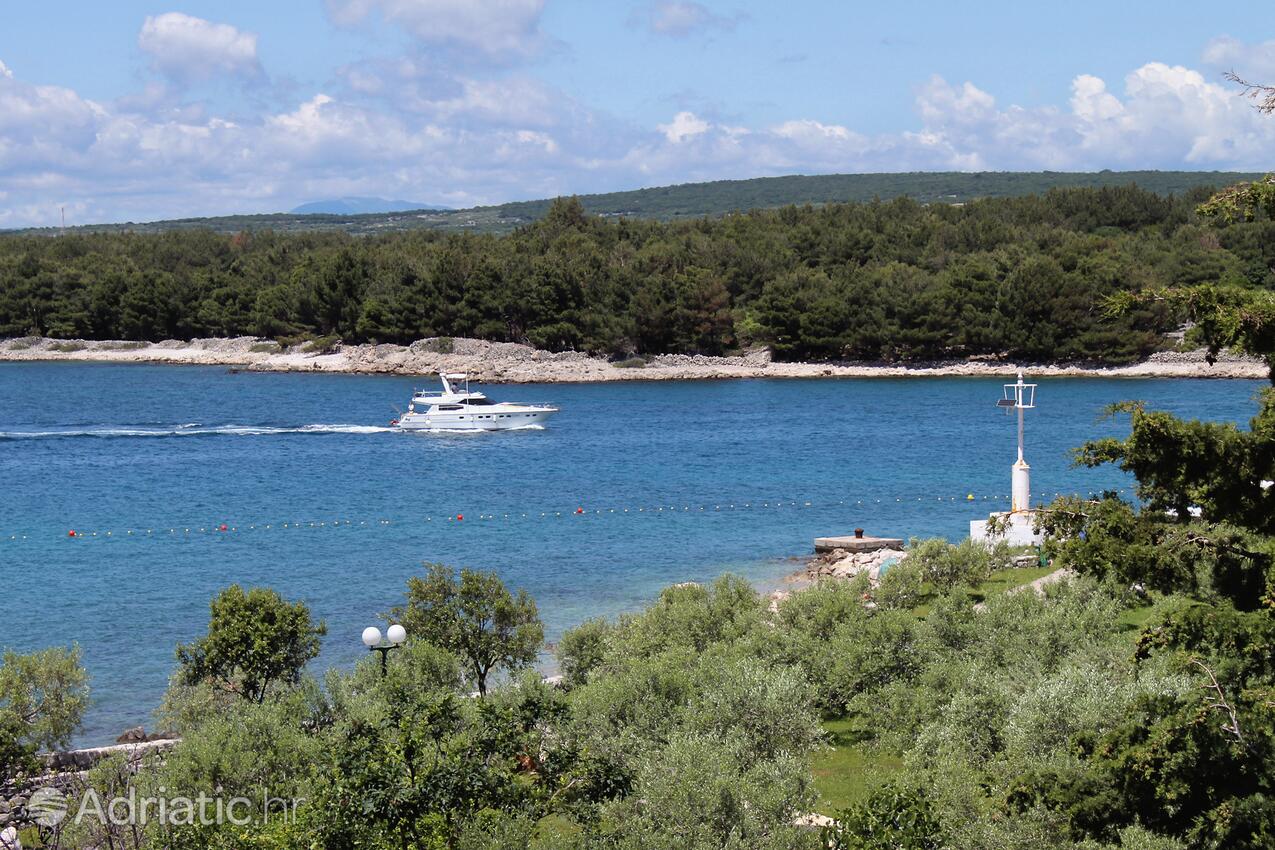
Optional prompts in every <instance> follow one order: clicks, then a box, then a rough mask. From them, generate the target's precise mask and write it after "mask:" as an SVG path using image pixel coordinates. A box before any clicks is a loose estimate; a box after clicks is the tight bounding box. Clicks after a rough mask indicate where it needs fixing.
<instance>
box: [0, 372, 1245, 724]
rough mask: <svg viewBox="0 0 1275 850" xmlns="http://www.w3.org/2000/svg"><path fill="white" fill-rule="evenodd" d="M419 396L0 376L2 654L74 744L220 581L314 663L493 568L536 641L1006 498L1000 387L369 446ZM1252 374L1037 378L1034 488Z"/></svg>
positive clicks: (681, 408) (656, 408) (148, 698)
mask: <svg viewBox="0 0 1275 850" xmlns="http://www.w3.org/2000/svg"><path fill="white" fill-rule="evenodd" d="M428 383H429V382H428V381H427V380H426V379H411V378H392V377H370V376H345V375H306V374H256V373H241V374H229V373H228V372H226V371H225V370H224V369H217V368H195V367H158V366H156V367H152V366H114V365H104V364H42V363H30V364H0V399H3V400H4V401H3V404H2V405H0V484H2V485H3V494H4V510H3V511H2V512H0V646H6V647H13V648H16V649H21V650H28V649H32V648H37V647H41V646H47V645H50V644H55V643H67V642H71V641H76V642H78V643H79V644H80V646H81V647H82V649H83V651H84V659H85V663H86V665H87V667H88V669H89V672H90V674H91V677H92V687H93V706H92V709H91V711H90V713H89V716H88V719H87V723H86V728H85V731H84V734H83V736H82V740H83V741H84V742H87V743H100V742H104V741H109V740H111V739H113V738H114V737H115V735H117V734H118V733H119V732H120V731H122V730H123V729H124V728H126V727H128V726H130V725H136V724H139V723H147V722H148V721H149V719H150V717H149V715H150V711H151V709H152V708H153V707H154V705H155V704H156V703H157V701H158V699H159V696H160V695H161V694H162V692H163V689H164V687H165V685H166V683H167V679H168V676H169V675H170V673H171V672H172V669H173V666H174V661H173V650H174V646H175V645H176V644H177V643H178V642H181V641H189V640H191V639H193V638H195V637H197V636H198V635H199V634H201V633H202V632H203V630H204V628H205V627H206V625H207V617H208V608H207V606H208V601H209V599H210V598H211V597H212V595H213V594H214V593H216V591H218V590H219V589H220V588H222V587H224V586H225V585H227V584H229V583H231V582H240V583H244V584H265V585H271V586H273V587H275V588H278V589H279V590H280V591H281V592H283V593H284V595H285V596H288V597H292V598H300V599H304V600H305V601H306V602H307V603H309V604H310V606H311V607H312V608H313V610H314V612H315V613H316V614H317V615H318V616H319V617H322V618H323V619H324V620H325V621H326V622H327V624H328V628H329V633H328V636H327V638H326V639H325V642H324V650H323V655H322V656H321V658H320V659H319V661H318V662H317V664H318V666H319V667H322V666H325V665H331V664H347V663H350V662H352V661H353V660H355V659H356V658H357V657H359V655H360V654H361V652H362V651H363V650H362V646H361V644H360V642H359V634H360V632H361V630H362V629H363V627H364V626H366V625H369V624H373V623H376V622H377V614H378V613H379V612H381V611H385V610H386V609H388V608H389V607H390V606H391V605H393V604H395V603H396V602H398V601H399V600H400V598H401V595H402V592H403V588H404V583H405V581H406V579H407V577H408V576H409V575H412V574H413V572H415V571H417V570H418V569H419V566H420V564H421V563H422V562H425V561H444V562H448V563H452V564H455V565H465V566H474V567H482V568H487V569H495V570H498V571H499V572H500V574H501V575H502V576H503V577H504V578H505V580H506V581H507V582H508V583H509V584H511V585H513V586H516V587H524V588H526V589H527V590H528V591H529V592H531V593H532V594H533V595H534V596H535V598H536V600H537V601H538V602H539V605H540V609H541V612H542V615H543V617H544V619H545V621H546V625H547V629H548V633H549V638H550V639H551V640H552V639H554V638H556V637H557V636H558V635H559V634H561V632H562V630H563V629H564V628H566V627H569V626H571V625H573V624H575V623H578V622H580V621H581V620H584V619H586V618H588V617H591V616H598V615H608V616H610V615H614V614H616V613H618V612H620V611H625V610H632V609H634V608H637V607H639V606H641V605H642V604H643V603H644V602H646V601H648V600H649V599H651V598H652V596H653V595H654V594H655V593H656V592H657V591H658V590H659V588H661V587H663V586H665V585H667V584H669V583H672V582H678V581H687V580H704V579H709V578H711V577H713V576H716V575H719V574H720V573H722V572H725V571H734V572H737V573H740V574H743V575H745V576H747V577H749V578H750V579H752V580H754V581H757V582H758V583H761V584H764V583H767V582H772V581H775V580H776V579H778V578H779V577H780V576H782V575H784V574H786V573H789V572H791V571H793V570H794V569H796V565H795V564H794V563H793V561H792V558H794V557H796V556H801V555H804V554H806V553H808V552H809V551H810V548H811V539H812V538H814V537H815V536H819V535H824V534H835V533H848V532H849V531H850V530H852V529H853V528H854V527H856V526H862V527H863V528H865V529H867V530H868V532H869V533H879V534H890V535H896V536H902V537H908V536H925V535H936V534H937V535H944V536H948V537H953V538H955V537H960V536H963V535H964V534H965V533H966V532H967V531H968V523H969V520H971V519H976V518H979V517H980V515H982V516H985V515H986V513H987V511H988V510H990V509H996V508H1001V507H1003V506H1004V505H1005V504H1006V501H1005V497H1007V496H1008V491H1009V464H1010V463H1011V462H1012V461H1013V459H1014V440H1015V436H1014V428H1013V421H1012V420H1011V419H1009V418H1007V417H1006V416H1005V415H1004V414H1003V413H1001V412H999V411H997V409H996V408H995V406H994V402H995V400H996V399H997V398H999V397H1000V382H999V381H996V380H982V379H963V378H942V379H908V380H887V379H871V380H810V381H765V380H756V381H721V382H683V383H654V382H652V383H648V382H641V383H622V384H621V383H616V384H594V385H555V386H518V387H488V388H487V390H488V392H489V393H490V394H491V395H492V396H493V397H495V398H497V399H505V400H522V401H553V402H556V403H558V404H560V405H561V407H562V411H563V412H562V413H561V414H559V415H558V417H556V418H555V419H554V420H553V421H552V424H551V425H550V426H549V427H548V428H546V429H544V430H539V431H521V432H511V433H497V434H481V435H458V434H442V435H420V434H412V435H406V434H398V433H392V432H389V431H388V430H386V429H385V428H384V426H385V425H386V424H387V423H388V420H389V419H390V418H391V417H392V416H393V415H394V411H393V408H392V405H395V404H397V405H400V406H401V405H403V404H405V402H406V400H407V399H408V397H409V395H410V393H411V391H412V389H413V388H414V387H416V386H422V387H424V386H427V385H428ZM1262 385H1263V382H1258V381H1186V380H1089V379H1066V380H1043V381H1041V387H1040V390H1039V393H1038V395H1039V398H1038V402H1039V404H1040V407H1039V408H1038V409H1037V410H1034V411H1030V412H1029V413H1028V414H1027V415H1028V422H1027V445H1028V452H1027V458H1028V460H1029V461H1030V462H1031V464H1032V467H1033V489H1034V493H1035V495H1036V497H1037V498H1042V497H1043V498H1052V496H1053V494H1054V493H1056V492H1072V491H1082V492H1088V491H1091V490H1094V491H1096V490H1101V489H1104V488H1109V487H1125V486H1127V481H1126V480H1125V478H1124V477H1123V476H1122V474H1121V473H1119V472H1118V471H1117V470H1114V469H1099V470H1084V469H1073V468H1071V467H1070V455H1069V450H1070V448H1071V447H1073V446H1076V445H1078V444H1080V443H1081V442H1082V441H1083V440H1085V439H1087V438H1090V437H1093V436H1097V435H1099V434H1115V433H1120V431H1121V428H1122V427H1123V426H1122V424H1121V423H1118V422H1114V423H1113V422H1109V421H1108V422H1096V418H1097V417H1098V415H1099V413H1100V412H1101V409H1102V408H1103V406H1104V405H1106V404H1108V403H1110V402H1113V401H1117V400H1120V399H1128V398H1139V399H1144V400H1146V401H1148V402H1149V403H1150V404H1152V405H1153V406H1155V407H1161V408H1167V409H1170V410H1173V411H1175V412H1178V413H1180V414H1183V415H1188V416H1202V417H1207V418H1214V419H1230V420H1238V421H1241V422H1247V419H1248V417H1249V416H1250V415H1252V413H1253V412H1254V411H1255V409H1256V403H1255V401H1254V393H1255V392H1256V391H1257V390H1258V389H1259V388H1260V387H1261V386H1262ZM429 388H432V387H429ZM969 493H973V494H975V495H976V496H977V497H978V500H977V503H976V504H974V505H971V504H970V503H968V502H967V501H966V500H965V496H966V494H969ZM993 497H994V498H993ZM578 509H583V511H584V513H581V514H577V513H576V511H577V510H578ZM626 511H627V512H626ZM457 514H461V515H463V516H464V519H463V520H460V521H457V520H456V519H454V518H452V519H449V517H455V515H457ZM222 524H225V525H226V526H227V531H225V532H221V531H218V530H217V529H218V528H219V527H220V526H221V525H222ZM284 524H287V526H288V527H287V528H284V527H283V525H284ZM267 525H268V526H269V528H266V526H267ZM72 529H74V530H76V531H77V536H76V537H74V538H71V537H68V531H70V530H72ZM187 529H189V531H187ZM130 532H131V534H130Z"/></svg>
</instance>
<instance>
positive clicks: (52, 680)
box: [0, 646, 89, 784]
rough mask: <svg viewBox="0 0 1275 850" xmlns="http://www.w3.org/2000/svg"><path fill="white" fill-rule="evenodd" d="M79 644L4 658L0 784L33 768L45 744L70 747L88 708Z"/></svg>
mask: <svg viewBox="0 0 1275 850" xmlns="http://www.w3.org/2000/svg"><path fill="white" fill-rule="evenodd" d="M87 681H88V677H87V675H86V674H85V672H84V667H83V666H82V665H81V664H80V650H79V647H76V646H72V647H70V648H69V649H68V648H62V647H50V648H49V649H44V650H40V651H38V652H31V653H27V654H20V653H18V652H15V651H13V650H5V653H4V657H3V661H0V784H3V783H4V782H6V781H9V780H11V779H14V778H15V777H17V776H19V775H22V774H24V773H27V772H29V771H30V770H31V769H32V768H33V767H34V762H33V761H32V760H31V756H32V755H33V754H34V753H35V751H36V750H38V749H41V748H53V747H60V746H62V747H64V746H66V745H67V744H69V743H70V741H71V736H72V735H74V734H75V732H76V730H77V729H79V727H80V721H81V719H82V718H83V716H84V710H85V708H87V706H88V696H89V691H88V684H87Z"/></svg>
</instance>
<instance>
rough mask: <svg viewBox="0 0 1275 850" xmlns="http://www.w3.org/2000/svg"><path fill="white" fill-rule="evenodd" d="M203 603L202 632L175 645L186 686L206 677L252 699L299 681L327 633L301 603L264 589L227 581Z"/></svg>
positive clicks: (260, 700) (223, 687) (245, 697)
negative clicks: (205, 625) (205, 607)
mask: <svg viewBox="0 0 1275 850" xmlns="http://www.w3.org/2000/svg"><path fill="white" fill-rule="evenodd" d="M209 607H210V609H211V614H212V616H211V617H210V619H209V622H208V634H206V635H204V636H203V637H201V638H199V639H198V640H196V641H195V642H194V643H190V644H179V645H178V647H177V660H178V661H179V662H180V663H181V665H182V670H181V676H182V680H183V681H184V682H185V683H186V684H187V685H196V684H199V683H201V682H205V681H211V682H213V683H215V684H216V685H218V686H219V687H221V688H222V689H224V690H227V691H231V692H234V693H236V694H238V695H239V696H241V697H243V698H244V699H247V700H252V701H254V702H258V703H259V702H263V701H265V698H266V696H267V695H268V694H269V693H270V689H271V687H272V686H273V685H276V684H282V685H295V684H297V683H298V682H300V681H301V672H302V670H303V669H304V668H305V665H306V664H307V663H308V662H309V661H310V660H311V659H312V658H314V657H315V656H316V655H318V654H319V639H320V638H321V637H322V636H323V635H324V634H326V633H327V628H326V626H324V624H323V623H322V622H319V623H317V624H316V623H315V622H314V620H313V619H312V618H311V616H310V609H309V608H308V607H307V606H306V605H305V603H303V602H287V601H285V600H284V599H283V597H282V596H280V595H279V593H278V592H277V591H275V590H271V589H270V588H266V587H254V588H251V589H249V590H247V591H245V590H244V589H243V588H242V587H240V586H239V585H237V584H232V585H231V586H230V587H228V588H226V589H225V590H223V591H222V592H221V593H220V594H218V596H217V597H216V598H215V599H213V601H212V603H211V605H210V606H209Z"/></svg>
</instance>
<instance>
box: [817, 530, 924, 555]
mask: <svg viewBox="0 0 1275 850" xmlns="http://www.w3.org/2000/svg"><path fill="white" fill-rule="evenodd" d="M902 548H903V540H902V539H901V538H898V537H867V536H863V537H859V536H856V535H853V534H851V535H847V536H845V537H816V538H815V552H816V554H817V553H820V552H831V551H832V550H833V549H841V550H842V551H845V552H875V551H877V550H878V549H902Z"/></svg>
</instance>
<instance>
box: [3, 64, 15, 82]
mask: <svg viewBox="0 0 1275 850" xmlns="http://www.w3.org/2000/svg"><path fill="white" fill-rule="evenodd" d="M0 77H8V78H9V79H13V72H12V71H10V70H9V67H8V66H7V65H5V64H4V63H3V62H0Z"/></svg>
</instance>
